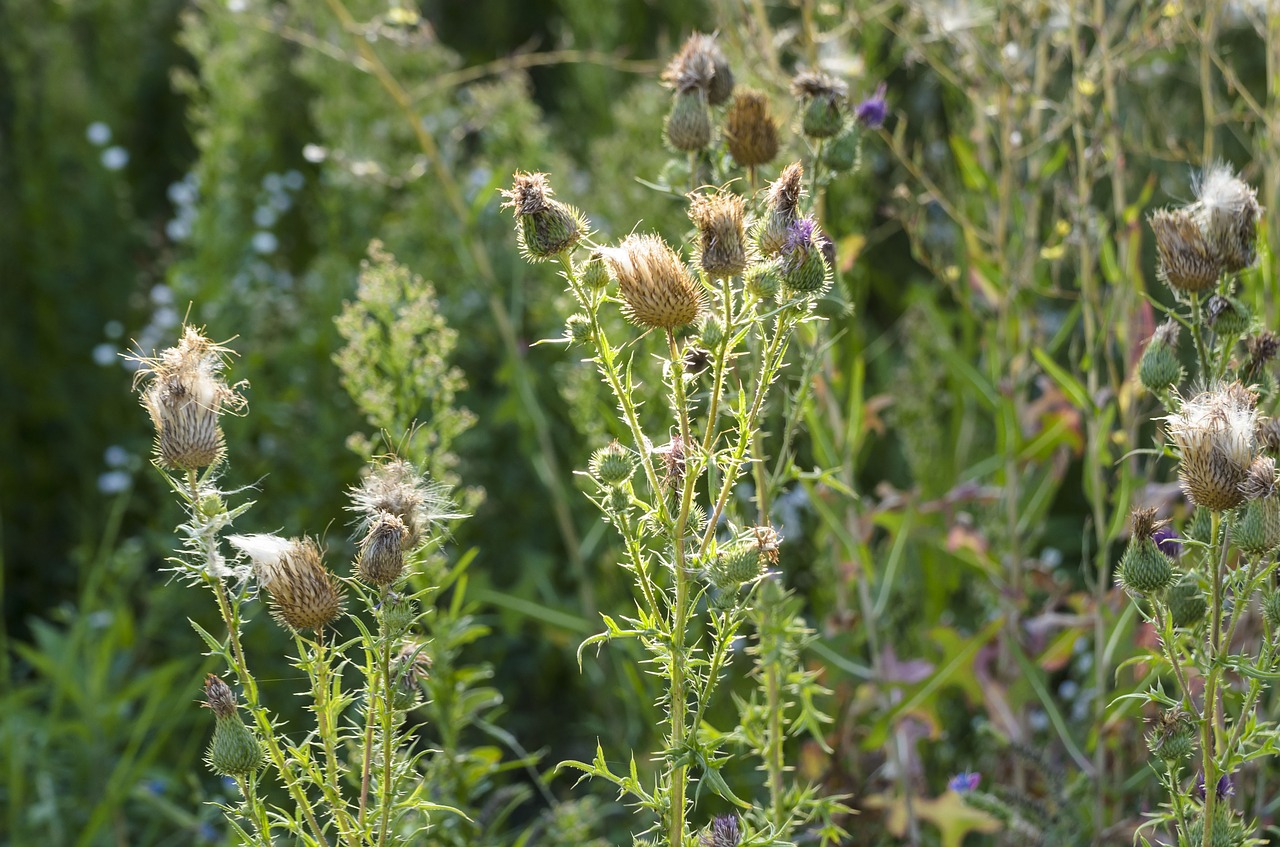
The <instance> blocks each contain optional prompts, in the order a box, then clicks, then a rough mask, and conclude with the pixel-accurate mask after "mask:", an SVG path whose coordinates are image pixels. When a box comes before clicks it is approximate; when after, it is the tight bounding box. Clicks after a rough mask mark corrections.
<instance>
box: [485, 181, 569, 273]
mask: <svg viewBox="0 0 1280 847" xmlns="http://www.w3.org/2000/svg"><path fill="white" fill-rule="evenodd" d="M502 196H503V197H505V198H506V200H507V202H506V203H503V204H502V205H503V207H504V208H507V207H510V208H511V209H514V210H515V216H516V240H517V242H518V244H519V246H520V250H521V252H523V253H524V255H525V258H526V259H528V260H529V261H531V262H544V261H546V260H548V259H553V258H555V257H557V256H559V255H560V254H562V253H565V252H567V251H569V250H572V249H573V247H574V245H576V244H577V243H578V242H579V241H580V240H581V239H582V236H583V235H584V234H585V232H586V229H587V222H586V220H585V219H584V218H583V217H582V215H581V213H579V212H578V210H577V209H574V208H573V207H572V206H566V205H565V204H564V203H561V202H560V201H559V200H553V199H551V198H552V197H554V196H555V192H554V191H552V190H551V185H550V183H548V182H547V175H546V174H541V173H524V172H521V171H517V172H516V174H515V182H514V184H513V185H512V187H511V188H510V189H509V190H504V191H503V192H502Z"/></svg>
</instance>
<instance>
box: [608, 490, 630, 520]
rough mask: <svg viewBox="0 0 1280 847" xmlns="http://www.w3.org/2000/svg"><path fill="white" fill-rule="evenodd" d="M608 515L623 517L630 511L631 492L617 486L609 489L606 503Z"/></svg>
mask: <svg viewBox="0 0 1280 847" xmlns="http://www.w3.org/2000/svg"><path fill="white" fill-rule="evenodd" d="M607 503H608V508H609V511H610V513H612V514H614V515H625V514H626V513H627V512H628V511H629V510H630V509H631V492H630V491H628V490H627V488H626V486H623V485H618V486H614V487H612V488H610V489H609V499H608V501H607Z"/></svg>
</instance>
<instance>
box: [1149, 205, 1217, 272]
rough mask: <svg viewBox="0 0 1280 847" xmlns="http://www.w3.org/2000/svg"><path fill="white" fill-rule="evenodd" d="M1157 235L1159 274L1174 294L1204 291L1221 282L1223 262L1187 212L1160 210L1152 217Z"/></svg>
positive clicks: (1182, 210)
mask: <svg viewBox="0 0 1280 847" xmlns="http://www.w3.org/2000/svg"><path fill="white" fill-rule="evenodd" d="M1149 221H1150V223H1151V229H1152V231H1153V232H1155V236H1156V253H1157V255H1158V257H1159V267H1158V271H1157V273H1158V274H1159V276H1160V279H1162V280H1163V281H1164V282H1165V284H1166V285H1168V286H1169V287H1170V288H1172V289H1174V290H1175V291H1182V292H1192V291H1205V290H1207V289H1210V288H1212V287H1213V286H1214V285H1216V284H1217V282H1218V277H1219V276H1221V274H1222V262H1221V260H1220V259H1219V258H1218V256H1217V255H1216V253H1215V252H1214V250H1213V249H1212V248H1211V247H1210V245H1209V242H1208V241H1207V240H1206V239H1205V236H1204V233H1203V232H1201V230H1200V225H1199V224H1198V223H1197V222H1196V218H1195V215H1194V214H1193V213H1191V212H1190V211H1188V210H1186V209H1157V210H1156V211H1155V212H1153V213H1152V214H1151V217H1150V218H1149Z"/></svg>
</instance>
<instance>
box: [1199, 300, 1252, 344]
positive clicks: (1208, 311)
mask: <svg viewBox="0 0 1280 847" xmlns="http://www.w3.org/2000/svg"><path fill="white" fill-rule="evenodd" d="M1205 317H1206V321H1207V323H1208V324H1209V327H1210V328H1211V329H1213V331H1214V334H1215V335H1217V336H1218V337H1219V338H1233V337H1236V336H1240V335H1243V334H1244V333H1246V332H1248V331H1249V324H1250V322H1251V321H1252V319H1253V315H1252V313H1251V312H1250V310H1249V307H1248V306H1246V305H1245V304H1244V303H1242V302H1240V301H1239V300H1237V299H1236V298H1234V297H1223V296H1221V295H1218V294H1215V295H1213V296H1212V297H1210V298H1209V300H1208V302H1207V303H1206V304H1205Z"/></svg>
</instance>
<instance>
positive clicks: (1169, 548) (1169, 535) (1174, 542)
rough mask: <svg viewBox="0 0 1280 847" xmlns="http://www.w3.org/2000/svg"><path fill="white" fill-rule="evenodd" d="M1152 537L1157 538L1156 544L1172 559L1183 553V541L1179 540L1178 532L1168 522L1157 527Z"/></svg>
mask: <svg viewBox="0 0 1280 847" xmlns="http://www.w3.org/2000/svg"><path fill="white" fill-rule="evenodd" d="M1151 537H1152V539H1154V540H1155V542H1156V546H1157V547H1159V548H1160V552H1161V553H1164V554H1165V555H1166V556H1168V557H1169V558H1170V559H1174V560H1177V558H1178V557H1179V556H1181V555H1182V543H1181V542H1180V541H1179V540H1178V533H1177V532H1175V531H1174V529H1173V527H1171V526H1169V525H1168V524H1165V525H1164V526H1162V527H1160V528H1159V529H1157V530H1156V531H1155V532H1154V533H1152V534H1151Z"/></svg>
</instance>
